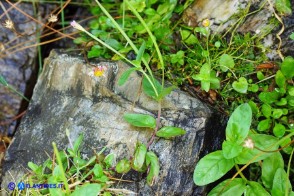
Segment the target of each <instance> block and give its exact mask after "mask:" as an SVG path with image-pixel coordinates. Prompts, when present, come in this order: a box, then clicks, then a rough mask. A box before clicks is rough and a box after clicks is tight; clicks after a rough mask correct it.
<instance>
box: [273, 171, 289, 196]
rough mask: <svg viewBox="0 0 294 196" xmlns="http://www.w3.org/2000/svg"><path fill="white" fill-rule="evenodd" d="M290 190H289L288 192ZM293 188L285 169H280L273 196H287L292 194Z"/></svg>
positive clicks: (275, 180)
mask: <svg viewBox="0 0 294 196" xmlns="http://www.w3.org/2000/svg"><path fill="white" fill-rule="evenodd" d="M286 188H288V190H286ZM291 189H292V186H291V183H290V181H289V178H288V176H287V173H286V172H285V170H284V169H283V168H278V169H277V171H276V173H275V176H274V181H273V188H272V190H271V193H272V196H280V195H286V192H288V194H287V195H289V193H290V192H291Z"/></svg>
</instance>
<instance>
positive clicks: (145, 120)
mask: <svg viewBox="0 0 294 196" xmlns="http://www.w3.org/2000/svg"><path fill="white" fill-rule="evenodd" d="M124 119H125V121H127V122H128V123H130V124H131V125H133V126H135V127H148V128H152V129H154V128H155V127H156V120H155V118H153V117H152V116H150V115H147V114H134V113H125V114H124Z"/></svg>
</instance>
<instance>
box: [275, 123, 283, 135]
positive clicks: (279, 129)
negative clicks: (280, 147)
mask: <svg viewBox="0 0 294 196" xmlns="http://www.w3.org/2000/svg"><path fill="white" fill-rule="evenodd" d="M285 132H286V128H285V127H284V125H282V124H280V123H276V124H275V127H274V129H273V133H274V135H275V136H276V137H283V136H284V134H285Z"/></svg>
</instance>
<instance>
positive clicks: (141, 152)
mask: <svg viewBox="0 0 294 196" xmlns="http://www.w3.org/2000/svg"><path fill="white" fill-rule="evenodd" d="M146 152H147V148H146V146H145V145H144V144H142V143H137V145H136V150H135V154H134V159H133V162H132V163H133V165H132V166H133V168H134V170H136V171H138V170H140V169H141V168H142V166H143V164H144V161H145V156H146Z"/></svg>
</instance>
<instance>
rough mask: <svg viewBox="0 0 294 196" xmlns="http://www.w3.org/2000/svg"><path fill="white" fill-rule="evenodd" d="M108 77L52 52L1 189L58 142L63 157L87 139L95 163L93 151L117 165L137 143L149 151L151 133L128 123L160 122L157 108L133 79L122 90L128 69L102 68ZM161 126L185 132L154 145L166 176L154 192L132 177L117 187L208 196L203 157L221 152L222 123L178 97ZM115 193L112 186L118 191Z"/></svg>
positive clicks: (167, 103) (170, 99)
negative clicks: (128, 118)
mask: <svg viewBox="0 0 294 196" xmlns="http://www.w3.org/2000/svg"><path fill="white" fill-rule="evenodd" d="M97 65H99V66H106V67H107V70H106V72H105V73H104V75H103V76H101V77H95V76H93V75H92V74H91V73H92V72H93V67H92V66H90V65H87V64H86V63H84V62H83V60H81V59H80V58H79V57H77V56H69V55H67V54H58V53H57V52H56V51H52V52H51V55H50V56H49V57H48V59H46V63H45V68H44V71H43V73H42V74H41V76H40V79H39V81H38V83H37V85H36V87H35V90H34V95H33V97H32V101H31V103H30V106H29V109H28V111H27V113H26V115H25V117H24V118H23V120H22V122H21V124H20V127H19V129H18V131H17V133H16V135H15V140H14V141H13V143H12V144H11V145H10V147H9V149H8V152H7V154H6V156H5V162H4V166H3V181H2V188H6V187H7V184H8V183H9V182H10V181H13V179H21V176H22V175H23V174H25V173H26V172H27V171H26V170H25V168H27V163H28V161H32V162H34V163H36V164H39V163H42V162H43V161H44V160H45V159H47V156H46V154H45V151H46V152H48V153H49V154H50V153H52V146H51V144H52V142H53V141H54V142H56V143H57V145H58V148H59V149H64V148H66V147H69V142H68V138H67V136H66V134H65V130H66V129H68V130H70V136H69V137H70V140H71V141H75V139H76V138H77V137H78V136H79V134H81V133H83V134H84V144H83V147H82V153H83V155H84V156H88V157H90V156H91V155H92V154H93V151H92V148H94V149H96V151H99V150H100V149H101V148H102V147H104V146H106V147H107V148H108V149H110V150H109V152H113V153H115V154H116V156H117V160H119V159H121V158H124V157H127V158H128V157H130V156H132V154H133V152H134V148H135V144H136V142H138V141H140V142H143V143H145V144H146V143H147V142H148V140H149V139H150V136H151V135H152V130H148V129H143V128H137V127H133V126H131V125H129V124H128V123H126V122H125V121H124V120H123V114H124V113H126V112H137V113H143V114H151V115H153V116H156V113H157V103H156V102H154V101H153V100H151V99H150V98H149V97H147V96H146V95H144V93H141V92H140V80H141V77H140V76H139V75H138V74H137V73H133V74H132V75H131V77H130V78H129V80H128V81H127V83H126V84H125V85H123V86H118V84H117V82H118V78H119V77H120V75H121V74H122V73H123V72H124V71H125V70H126V69H128V68H129V66H128V65H126V64H124V63H122V62H116V63H114V62H105V61H103V62H99V63H97ZM161 125H169V126H177V127H181V128H183V129H185V130H186V131H187V133H186V134H185V135H184V136H181V137H176V138H174V139H172V140H164V139H156V141H155V142H154V143H153V144H152V145H151V148H150V149H151V150H152V151H154V152H155V153H156V154H157V156H158V157H159V161H160V167H161V169H160V175H159V178H158V179H157V180H156V182H155V183H154V185H153V186H152V187H149V186H148V185H147V184H146V180H145V178H142V177H141V176H140V175H135V174H134V173H133V174H131V175H129V176H128V177H129V178H130V179H132V180H133V181H135V182H134V183H122V182H120V184H119V185H118V186H119V187H123V188H126V189H129V190H132V191H134V192H137V193H139V195H203V194H204V191H205V187H196V186H195V185H194V183H193V171H194V167H195V165H196V162H197V161H198V160H199V156H200V155H201V154H202V155H203V153H207V151H211V150H212V149H215V148H216V147H219V146H220V142H221V139H222V138H223V133H224V127H223V123H222V118H220V116H218V115H217V114H215V113H214V112H212V110H211V109H209V108H208V107H207V106H205V105H204V104H203V103H201V102H200V101H199V100H197V99H195V98H193V97H191V96H189V95H187V94H186V93H184V92H182V91H179V90H175V91H173V92H172V93H171V94H170V95H168V96H167V97H166V98H165V99H164V100H163V102H162V115H161ZM116 186H117V185H114V187H116Z"/></svg>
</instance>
